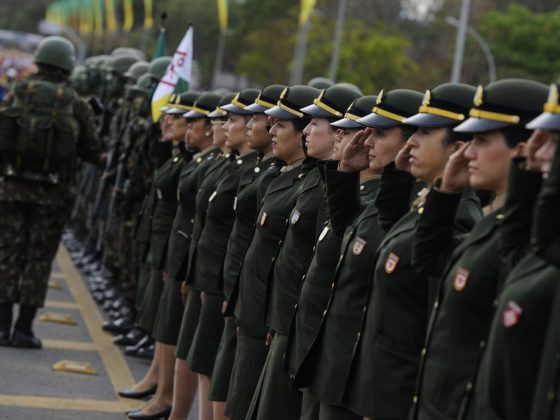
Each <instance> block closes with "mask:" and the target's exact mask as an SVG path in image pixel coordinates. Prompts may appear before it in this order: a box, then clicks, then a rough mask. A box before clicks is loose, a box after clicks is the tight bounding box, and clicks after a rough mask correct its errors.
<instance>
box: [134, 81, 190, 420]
mask: <svg viewBox="0 0 560 420" xmlns="http://www.w3.org/2000/svg"><path fill="white" fill-rule="evenodd" d="M198 96H199V94H197V93H192V92H187V93H183V94H181V95H179V96H177V101H176V103H174V104H172V106H171V108H170V109H169V110H168V111H166V113H165V115H166V116H167V117H168V118H169V119H170V120H171V130H170V135H169V139H170V140H171V141H173V142H176V143H177V145H178V143H179V142H182V141H184V137H185V134H186V132H187V121H186V120H185V119H184V118H183V114H184V112H185V110H186V109H188V108H190V107H192V105H193V104H194V102H195V100H196V99H197V98H198ZM163 140H164V141H165V140H167V139H166V138H165V137H164V138H163ZM168 141H169V140H168ZM188 158H189V159H191V158H192V155H190V156H189V157H188ZM181 160H182V159H181V156H180V151H179V148H178V147H177V146H175V147H174V149H173V156H172V157H171V158H170V159H169V160H168V161H166V162H165V163H164V164H163V165H162V166H161V167H159V168H158V169H157V170H156V172H155V173H154V181H153V189H154V191H155V204H154V210H153V213H152V218H151V235H150V246H149V251H148V263H149V264H150V265H151V273H150V279H149V282H148V285H147V287H146V291H145V293H144V298H143V301H142V312H141V314H140V316H139V319H138V324H139V325H140V327H142V328H143V329H144V330H145V331H147V332H148V334H150V335H151V336H152V337H155V333H156V327H157V318H158V311H159V303H160V299H161V296H162V292H163V289H164V277H163V270H164V267H165V261H166V253H167V242H168V241H169V235H170V233H171V226H172V224H173V219H174V218H175V212H176V209H177V185H178V182H179V174H180V172H181V168H182V163H181ZM160 338H161V337H160ZM165 341H166V342H168V341H169V339H168V338H167V339H166V340H165ZM174 349H175V346H174V345H169V344H166V343H165V342H162V341H156V352H155V355H154V360H153V361H152V363H153V364H155V365H157V370H158V379H157V385H158V387H157V391H156V394H155V396H154V397H153V398H152V400H151V401H150V402H149V403H148V404H147V405H146V406H144V407H143V408H142V409H140V410H137V411H134V412H131V413H128V415H129V418H144V417H145V416H150V415H154V414H156V413H167V414H168V413H169V412H170V401H171V398H172V396H173V361H174V359H173V353H174ZM124 392H125V394H126V392H127V390H124Z"/></svg>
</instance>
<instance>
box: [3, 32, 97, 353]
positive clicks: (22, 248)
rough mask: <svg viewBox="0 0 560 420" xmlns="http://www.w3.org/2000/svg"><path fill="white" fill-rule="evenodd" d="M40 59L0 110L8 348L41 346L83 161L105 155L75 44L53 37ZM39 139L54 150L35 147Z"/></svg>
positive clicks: (5, 336)
mask: <svg viewBox="0 0 560 420" xmlns="http://www.w3.org/2000/svg"><path fill="white" fill-rule="evenodd" d="M34 61H35V64H37V66H38V69H39V70H38V72H37V73H36V74H34V75H32V76H31V77H30V78H29V79H26V80H23V81H20V82H18V83H16V85H15V86H14V89H13V91H12V92H11V93H10V95H9V96H8V97H7V98H6V101H5V102H4V104H3V107H2V108H1V109H0V158H1V160H0V168H1V172H0V174H1V175H0V176H1V177H0V344H1V345H10V344H11V345H13V346H16V347H26V348H40V347H41V341H40V340H39V339H38V338H36V337H35V335H34V334H33V330H32V323H33V320H34V318H35V315H36V312H37V309H38V308H39V307H42V306H43V305H44V301H45V295H46V291H47V284H48V279H49V274H50V271H51V264H52V261H53V259H54V257H55V254H56V251H57V248H58V242H59V240H60V237H61V234H62V229H63V227H64V225H65V223H66V222H67V220H68V218H69V216H70V212H71V210H72V202H73V200H74V198H75V189H74V187H73V180H74V177H75V166H74V163H75V162H74V160H75V157H76V156H79V157H80V158H82V159H84V160H87V161H89V162H92V163H97V162H99V159H100V152H101V145H100V143H99V140H98V139H97V137H96V135H95V132H96V130H95V123H94V116H93V112H92V110H91V108H90V107H89V105H88V104H87V103H86V102H84V101H83V100H81V99H80V98H79V97H78V95H77V94H76V92H75V90H74V89H73V88H72V87H71V85H70V83H69V81H68V78H69V75H70V72H71V71H72V69H73V67H74V46H73V45H72V44H71V43H70V42H69V41H67V40H66V39H64V38H61V37H48V38H45V39H44V40H43V41H41V43H40V44H39V46H38V48H37V51H36V52H35V58H34ZM22 92H23V93H22ZM45 92H50V93H51V94H52V96H51V97H41V96H40V95H41V93H45ZM22 97H24V98H25V99H22ZM53 99H54V100H53ZM15 121H17V122H18V124H15ZM41 122H42V124H44V125H41ZM63 123H64V124H68V125H66V126H65V127H64V126H62V124H63ZM49 124H50V125H49ZM45 127H47V128H45ZM48 127H51V128H48ZM54 127H56V128H54ZM69 127H71V128H69ZM68 133H71V134H70V135H69V134H68ZM41 135H44V136H43V137H41ZM32 141H43V144H45V145H46V146H47V147H46V148H43V149H41V148H40V147H36V149H32V148H30V147H29V144H32V145H35V144H36V143H31V142H32ZM26 145H27V148H26V147H25V146H26ZM65 146H66V148H65ZM39 149H41V150H40V151H39ZM63 149H64V150H63ZM33 152H37V153H33ZM41 153H42V154H43V155H42V156H41ZM63 156H64V159H63ZM15 303H18V304H19V317H18V319H17V322H16V323H15V326H14V331H13V334H12V312H13V306H14V304H15Z"/></svg>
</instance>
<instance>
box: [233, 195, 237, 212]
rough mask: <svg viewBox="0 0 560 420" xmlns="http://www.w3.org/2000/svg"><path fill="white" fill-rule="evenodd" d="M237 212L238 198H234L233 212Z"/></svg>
mask: <svg viewBox="0 0 560 420" xmlns="http://www.w3.org/2000/svg"><path fill="white" fill-rule="evenodd" d="M235 210H237V196H235V197H234V198H233V211H235Z"/></svg>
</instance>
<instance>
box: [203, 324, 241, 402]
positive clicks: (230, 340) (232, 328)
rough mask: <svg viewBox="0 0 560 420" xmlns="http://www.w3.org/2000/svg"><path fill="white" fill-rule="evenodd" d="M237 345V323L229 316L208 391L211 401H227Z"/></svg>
mask: <svg viewBox="0 0 560 420" xmlns="http://www.w3.org/2000/svg"><path fill="white" fill-rule="evenodd" d="M236 346H237V324H236V323H235V319H234V318H233V317H229V318H227V319H226V326H225V327H224V331H223V332H222V338H221V340H220V347H219V348H218V355H217V356H216V362H215V363H214V371H213V372H212V381H211V382H210V392H209V393H208V399H209V400H210V401H227V396H228V389H229V382H230V379H231V370H232V369H233V361H234V360H235V348H236Z"/></svg>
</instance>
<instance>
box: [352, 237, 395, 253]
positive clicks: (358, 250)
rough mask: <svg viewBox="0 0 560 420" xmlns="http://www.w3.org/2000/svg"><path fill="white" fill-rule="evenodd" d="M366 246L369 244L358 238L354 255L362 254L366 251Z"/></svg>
mask: <svg viewBox="0 0 560 420" xmlns="http://www.w3.org/2000/svg"><path fill="white" fill-rule="evenodd" d="M366 244H367V242H366V241H364V240H363V239H362V238H360V237H359V236H358V237H357V238H356V240H355V241H354V245H353V246H352V253H353V254H354V255H360V254H361V253H362V251H363V250H364V248H365V246H366ZM397 258H398V257H397Z"/></svg>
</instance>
